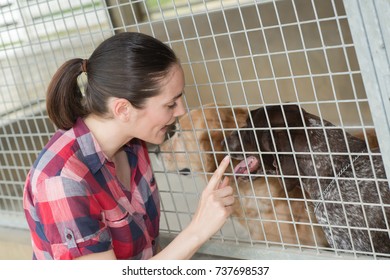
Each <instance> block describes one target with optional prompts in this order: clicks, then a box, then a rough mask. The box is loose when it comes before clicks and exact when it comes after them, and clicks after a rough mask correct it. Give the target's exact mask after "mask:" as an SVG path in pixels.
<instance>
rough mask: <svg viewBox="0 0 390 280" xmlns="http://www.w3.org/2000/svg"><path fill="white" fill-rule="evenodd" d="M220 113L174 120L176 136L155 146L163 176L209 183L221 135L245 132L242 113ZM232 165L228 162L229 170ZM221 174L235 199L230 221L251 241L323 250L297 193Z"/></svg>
mask: <svg viewBox="0 0 390 280" xmlns="http://www.w3.org/2000/svg"><path fill="white" fill-rule="evenodd" d="M219 107H221V108H216V107H215V105H206V106H204V107H203V109H194V110H192V111H190V112H189V114H187V115H184V116H183V117H181V118H180V119H179V121H178V125H177V127H176V132H175V133H174V134H173V135H172V136H171V137H170V139H168V140H167V141H165V142H164V143H163V144H162V145H160V152H161V153H160V159H161V160H162V162H163V165H164V166H165V170H166V171H168V172H169V171H177V170H180V171H181V173H182V174H188V172H191V173H192V174H196V173H198V174H207V177H208V178H210V176H211V175H212V173H213V172H214V171H215V169H216V166H217V163H219V162H220V161H221V160H222V158H223V157H224V156H225V152H224V151H223V147H222V143H221V142H222V141H223V139H224V138H225V136H224V134H225V133H226V135H227V134H230V132H231V131H232V130H236V129H237V128H238V127H242V126H244V125H245V122H246V118H247V116H248V110H247V109H240V108H234V109H233V108H228V107H223V106H219ZM229 130H230V131H229ZM236 164H237V161H235V160H232V166H235V165H236ZM226 173H227V174H229V175H228V176H231V184H232V186H233V189H235V190H236V195H237V199H236V202H235V205H234V211H233V215H232V216H233V219H236V220H237V221H238V222H239V223H240V224H241V225H242V226H243V227H244V228H245V229H246V230H247V231H248V234H249V235H250V238H251V240H252V241H254V242H257V241H259V242H264V241H266V242H269V243H274V244H284V245H297V244H299V245H306V246H318V247H325V246H328V243H327V242H326V239H325V236H324V234H323V232H322V230H321V228H320V227H318V226H316V224H317V221H316V220H315V218H314V216H313V215H311V214H309V213H310V211H306V209H307V207H309V205H308V203H307V202H305V200H304V197H303V194H302V192H301V190H300V188H295V189H294V190H293V191H292V192H290V193H288V194H286V192H285V190H284V188H283V187H281V185H280V184H279V182H278V180H277V179H275V178H260V177H255V176H249V175H247V176H242V177H233V176H232V175H233V174H232V169H229V170H227V172H226ZM234 185H236V188H234Z"/></svg>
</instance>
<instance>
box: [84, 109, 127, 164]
mask: <svg viewBox="0 0 390 280" xmlns="http://www.w3.org/2000/svg"><path fill="white" fill-rule="evenodd" d="M84 122H85V124H86V126H87V127H88V128H89V130H90V131H91V133H92V134H93V136H94V137H95V139H96V141H97V142H98V143H99V146H100V148H101V149H102V152H103V153H104V155H105V156H106V157H107V159H108V160H110V161H113V159H114V157H115V155H116V153H117V152H118V151H119V150H121V149H122V147H123V145H125V144H126V143H128V142H129V141H130V140H131V137H126V135H124V133H123V131H124V130H123V128H122V126H121V125H120V124H118V123H117V121H116V120H115V119H112V118H102V117H98V116H96V115H92V114H91V115H88V116H87V117H86V118H85V119H84Z"/></svg>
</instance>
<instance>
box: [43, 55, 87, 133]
mask: <svg viewBox="0 0 390 280" xmlns="http://www.w3.org/2000/svg"><path fill="white" fill-rule="evenodd" d="M84 63H85V61H83V60H82V59H80V58H75V59H71V60H68V61H67V62H65V63H64V64H63V65H62V66H61V67H60V68H59V69H58V70H57V72H56V73H55V74H54V76H53V78H52V79H51V81H50V84H49V87H48V89H47V93H46V109H47V114H48V116H49V118H50V120H51V121H52V122H53V123H54V124H55V125H56V126H57V127H58V128H60V129H70V128H71V127H72V126H73V124H74V123H75V122H76V120H77V118H78V117H83V116H85V115H86V113H87V112H86V110H85V109H84V106H83V104H82V100H83V95H82V93H81V91H80V88H79V85H78V83H77V77H78V76H79V75H80V73H81V72H82V71H83V70H84Z"/></svg>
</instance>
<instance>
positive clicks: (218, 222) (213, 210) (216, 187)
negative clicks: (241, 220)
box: [77, 157, 234, 260]
mask: <svg viewBox="0 0 390 280" xmlns="http://www.w3.org/2000/svg"><path fill="white" fill-rule="evenodd" d="M228 165H229V157H225V159H224V160H223V161H222V162H221V164H220V166H219V167H218V168H217V170H216V171H215V172H214V175H213V176H212V177H211V179H210V181H209V183H208V185H207V186H206V188H205V189H204V190H203V192H202V196H201V199H200V202H199V204H198V209H197V210H196V212H195V215H194V217H193V219H192V221H191V223H190V224H189V225H188V226H187V227H186V228H185V229H184V230H183V231H182V232H181V233H180V234H179V235H178V236H177V237H176V238H175V239H174V240H172V242H171V243H170V244H169V245H168V246H167V247H165V248H164V249H163V250H162V251H161V252H159V253H158V254H157V255H155V256H153V257H152V259H161V260H162V259H165V260H179V259H182V260H184V259H190V258H191V257H192V256H193V255H194V254H195V252H196V251H197V250H198V249H199V248H200V247H201V246H202V245H203V243H205V242H206V241H207V240H208V239H209V238H210V237H211V236H213V235H214V234H215V233H216V232H217V231H218V230H219V229H220V228H221V227H222V226H223V225H224V223H225V222H226V219H227V218H228V217H229V216H230V214H231V213H232V204H233V202H234V197H233V189H232V187H230V186H228V184H229V179H228V178H227V177H225V178H224V179H223V181H222V182H221V179H222V176H223V174H224V172H225V170H226V168H227V167H228ZM103 259H104V260H113V259H116V257H115V254H114V251H113V250H109V251H106V252H101V253H93V254H89V255H86V256H82V257H79V258H77V260H103Z"/></svg>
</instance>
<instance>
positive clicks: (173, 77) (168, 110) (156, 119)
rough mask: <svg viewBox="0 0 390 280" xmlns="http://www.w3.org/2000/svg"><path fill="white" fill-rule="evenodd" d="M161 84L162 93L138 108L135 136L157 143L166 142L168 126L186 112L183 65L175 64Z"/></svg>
mask: <svg viewBox="0 0 390 280" xmlns="http://www.w3.org/2000/svg"><path fill="white" fill-rule="evenodd" d="M161 85H162V87H161V90H160V94H158V95H157V96H154V97H151V98H148V99H147V100H146V103H145V107H144V108H142V109H138V110H136V117H135V120H136V121H135V125H136V131H137V135H134V136H135V137H137V138H139V139H142V140H144V141H146V142H149V143H152V144H156V145H158V144H161V143H162V142H164V139H165V135H166V132H167V129H168V126H169V125H171V124H172V123H174V122H175V120H176V117H179V116H181V115H183V114H184V113H185V108H184V104H183V100H182V94H183V90H184V73H183V69H182V68H181V66H180V65H178V64H175V65H173V66H172V67H171V69H170V71H169V73H168V75H167V76H166V77H165V78H163V80H162V81H161Z"/></svg>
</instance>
